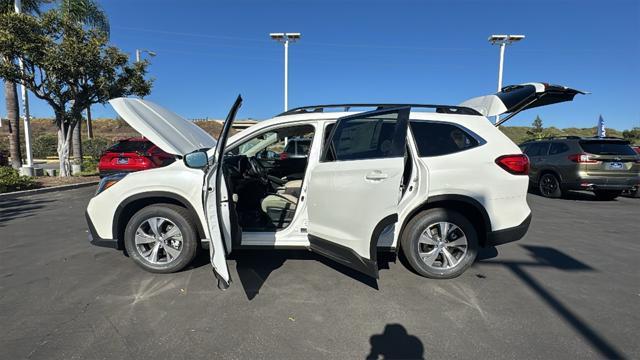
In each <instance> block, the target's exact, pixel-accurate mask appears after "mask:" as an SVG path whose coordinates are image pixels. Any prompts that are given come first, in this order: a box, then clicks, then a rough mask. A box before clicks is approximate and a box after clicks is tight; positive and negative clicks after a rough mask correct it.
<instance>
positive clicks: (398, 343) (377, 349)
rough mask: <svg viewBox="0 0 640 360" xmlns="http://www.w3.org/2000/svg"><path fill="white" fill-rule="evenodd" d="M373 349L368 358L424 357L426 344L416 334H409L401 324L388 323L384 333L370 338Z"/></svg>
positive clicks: (368, 359) (370, 359) (371, 359)
mask: <svg viewBox="0 0 640 360" xmlns="http://www.w3.org/2000/svg"><path fill="white" fill-rule="evenodd" d="M369 343H370V344H371V350H370V351H369V354H368V355H367V357H366V359H367V360H373V359H424V346H423V345H422V342H421V341H420V339H418V338H417V337H416V336H413V335H409V334H408V333H407V329H405V328H404V326H402V325H400V324H387V325H386V326H385V327H384V331H383V332H382V334H376V335H372V336H371V338H369Z"/></svg>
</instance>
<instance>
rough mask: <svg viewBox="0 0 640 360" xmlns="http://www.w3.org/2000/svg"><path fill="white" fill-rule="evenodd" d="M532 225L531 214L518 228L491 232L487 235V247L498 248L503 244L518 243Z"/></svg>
mask: <svg viewBox="0 0 640 360" xmlns="http://www.w3.org/2000/svg"><path fill="white" fill-rule="evenodd" d="M530 224H531V214H529V216H527V218H526V219H524V221H523V222H522V223H521V224H520V225H517V226H514V227H510V228H506V229H502V230H496V231H491V232H489V233H487V241H486V243H485V246H496V245H501V244H506V243H510V242H513V241H518V240H520V239H522V237H524V235H525V234H526V233H527V231H528V230H529V225H530Z"/></svg>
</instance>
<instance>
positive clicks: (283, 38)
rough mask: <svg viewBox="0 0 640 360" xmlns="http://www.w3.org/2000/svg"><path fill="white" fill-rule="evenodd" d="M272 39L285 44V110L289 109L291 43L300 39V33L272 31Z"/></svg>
mask: <svg viewBox="0 0 640 360" xmlns="http://www.w3.org/2000/svg"><path fill="white" fill-rule="evenodd" d="M269 36H270V37H271V39H273V40H275V41H277V42H279V43H283V44H284V111H287V110H288V109H289V43H290V42H292V43H293V42H296V41H298V40H300V33H270V34H269Z"/></svg>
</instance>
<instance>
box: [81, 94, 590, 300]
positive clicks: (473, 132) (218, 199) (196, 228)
mask: <svg viewBox="0 0 640 360" xmlns="http://www.w3.org/2000/svg"><path fill="white" fill-rule="evenodd" d="M577 93H580V92H579V91H577V90H572V89H568V88H565V87H559V86H551V85H547V84H541V83H532V84H524V85H517V86H510V87H506V88H504V89H503V91H501V92H499V93H497V94H494V95H489V96H483V97H479V98H474V99H471V100H469V101H467V102H465V103H463V104H461V105H460V106H449V105H398V104H374V105H371V104H347V105H322V106H311V107H302V108H296V109H293V110H290V111H287V112H285V113H283V114H280V115H278V116H276V117H274V118H273V119H270V120H265V121H261V122H259V123H258V124H257V125H254V126H252V127H250V128H248V129H247V130H244V131H242V132H240V133H238V134H236V135H234V136H231V137H228V136H229V132H230V129H231V124H232V122H233V120H234V118H235V115H236V112H237V110H238V108H239V107H240V104H241V102H242V100H241V98H240V97H238V100H237V101H236V103H235V104H234V105H233V107H232V109H231V111H230V113H229V116H228V118H227V120H226V122H225V124H224V128H223V130H222V133H221V134H220V136H219V139H218V141H216V140H215V139H214V138H212V137H211V136H209V135H208V134H207V133H206V132H205V131H203V130H202V129H201V128H200V127H198V126H196V125H195V124H193V123H192V122H190V121H187V120H185V119H183V118H181V117H180V116H178V115H176V114H174V113H172V112H170V111H168V110H166V109H164V108H162V107H160V106H158V105H156V104H153V103H151V102H149V101H146V100H141V99H125V98H119V99H114V100H111V105H112V106H113V107H114V108H115V110H116V111H117V112H118V114H119V115H120V116H121V117H122V118H123V119H124V120H125V121H127V122H128V123H129V124H130V125H131V126H132V127H133V128H134V129H136V130H137V131H139V132H140V133H141V134H142V135H144V136H145V137H147V138H148V139H149V140H151V141H152V142H153V143H154V144H156V145H157V146H159V147H160V148H161V149H163V150H164V151H166V152H168V153H171V154H174V155H175V156H176V157H177V158H178V159H179V161H175V162H173V163H172V164H170V165H168V166H166V167H162V168H155V169H150V170H146V171H141V172H136V173H129V174H118V175H114V176H110V177H107V178H104V179H103V180H102V182H101V183H100V185H99V188H98V191H97V193H96V195H95V197H94V198H93V199H91V201H90V202H89V205H88V207H87V222H88V225H89V229H90V233H91V238H92V242H93V243H94V244H97V245H105V244H107V245H112V246H114V247H117V248H120V249H123V248H125V249H126V250H127V252H128V254H129V256H130V257H131V258H132V259H133V260H134V261H135V262H136V263H137V264H138V265H140V266H141V267H143V268H144V269H146V270H148V271H152V272H160V273H168V272H174V271H178V270H180V269H182V268H184V267H185V266H187V265H188V264H189V263H190V262H191V261H192V260H193V258H194V256H195V255H196V251H197V250H198V249H199V248H200V247H208V248H209V252H210V257H211V264H212V265H213V269H214V273H215V274H216V277H217V278H218V284H219V286H220V287H221V288H226V287H227V286H228V285H229V282H230V276H229V271H228V268H227V264H226V256H227V255H228V254H229V253H230V252H231V251H233V250H236V249H242V248H263V249H265V250H270V249H274V248H306V249H309V250H311V251H313V252H316V253H318V254H320V255H322V256H326V257H329V258H331V259H333V260H335V261H337V262H339V263H342V264H344V265H346V266H349V267H351V268H354V269H356V270H358V271H361V272H363V273H365V274H368V275H370V276H372V277H375V278H377V277H378V267H377V261H376V254H377V252H378V250H380V249H385V250H390V251H397V250H398V249H401V250H402V252H403V254H404V255H405V256H406V258H407V260H408V262H409V264H410V265H411V267H412V268H413V270H415V271H416V272H417V273H419V274H421V275H423V276H427V277H431V278H451V277H455V276H458V275H460V274H461V273H462V272H464V271H465V270H466V269H467V268H468V267H469V266H471V264H472V263H473V261H474V260H475V257H476V254H477V251H478V248H479V247H481V246H492V245H497V244H502V243H506V242H510V241H515V240H518V239H520V238H521V237H522V236H524V234H525V233H526V231H527V229H528V227H529V223H530V221H531V212H530V210H529V207H528V205H527V202H526V193H527V186H528V181H529V178H528V176H527V173H528V159H527V157H526V156H525V155H523V154H522V153H521V151H520V149H519V148H518V146H516V145H515V144H514V143H513V142H512V141H511V140H509V139H508V138H507V137H506V136H505V135H504V134H503V133H502V132H501V131H499V130H498V129H497V128H496V127H495V126H494V125H493V124H491V123H490V122H489V121H488V120H487V118H486V116H493V115H497V114H501V113H510V115H509V116H507V118H509V117H511V116H513V115H515V113H517V112H519V111H522V110H524V109H527V108H531V107H535V106H540V105H546V104H550V103H555V102H561V101H569V100H572V99H573V97H574V96H575V95H576V94H577ZM372 107H373V108H374V110H373V111H368V112H363V111H362V109H364V108H372ZM336 110H337V111H336ZM289 141H298V142H299V143H305V144H309V146H307V147H306V149H305V150H304V152H305V153H306V156H304V154H303V155H302V156H295V157H288V156H278V154H279V153H280V154H281V153H283V151H284V149H285V147H286V145H287V143H288V142H289Z"/></svg>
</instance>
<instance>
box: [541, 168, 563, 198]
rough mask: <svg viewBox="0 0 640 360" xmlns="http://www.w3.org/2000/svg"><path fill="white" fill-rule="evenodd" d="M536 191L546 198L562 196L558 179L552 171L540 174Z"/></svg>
mask: <svg viewBox="0 0 640 360" xmlns="http://www.w3.org/2000/svg"><path fill="white" fill-rule="evenodd" d="M538 191H539V192H540V195H542V196H544V197H546V198H552V199H557V198H560V197H562V189H561V187H560V180H558V177H557V176H555V175H554V174H552V173H546V174H542V176H541V177H540V180H539V181H538Z"/></svg>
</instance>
